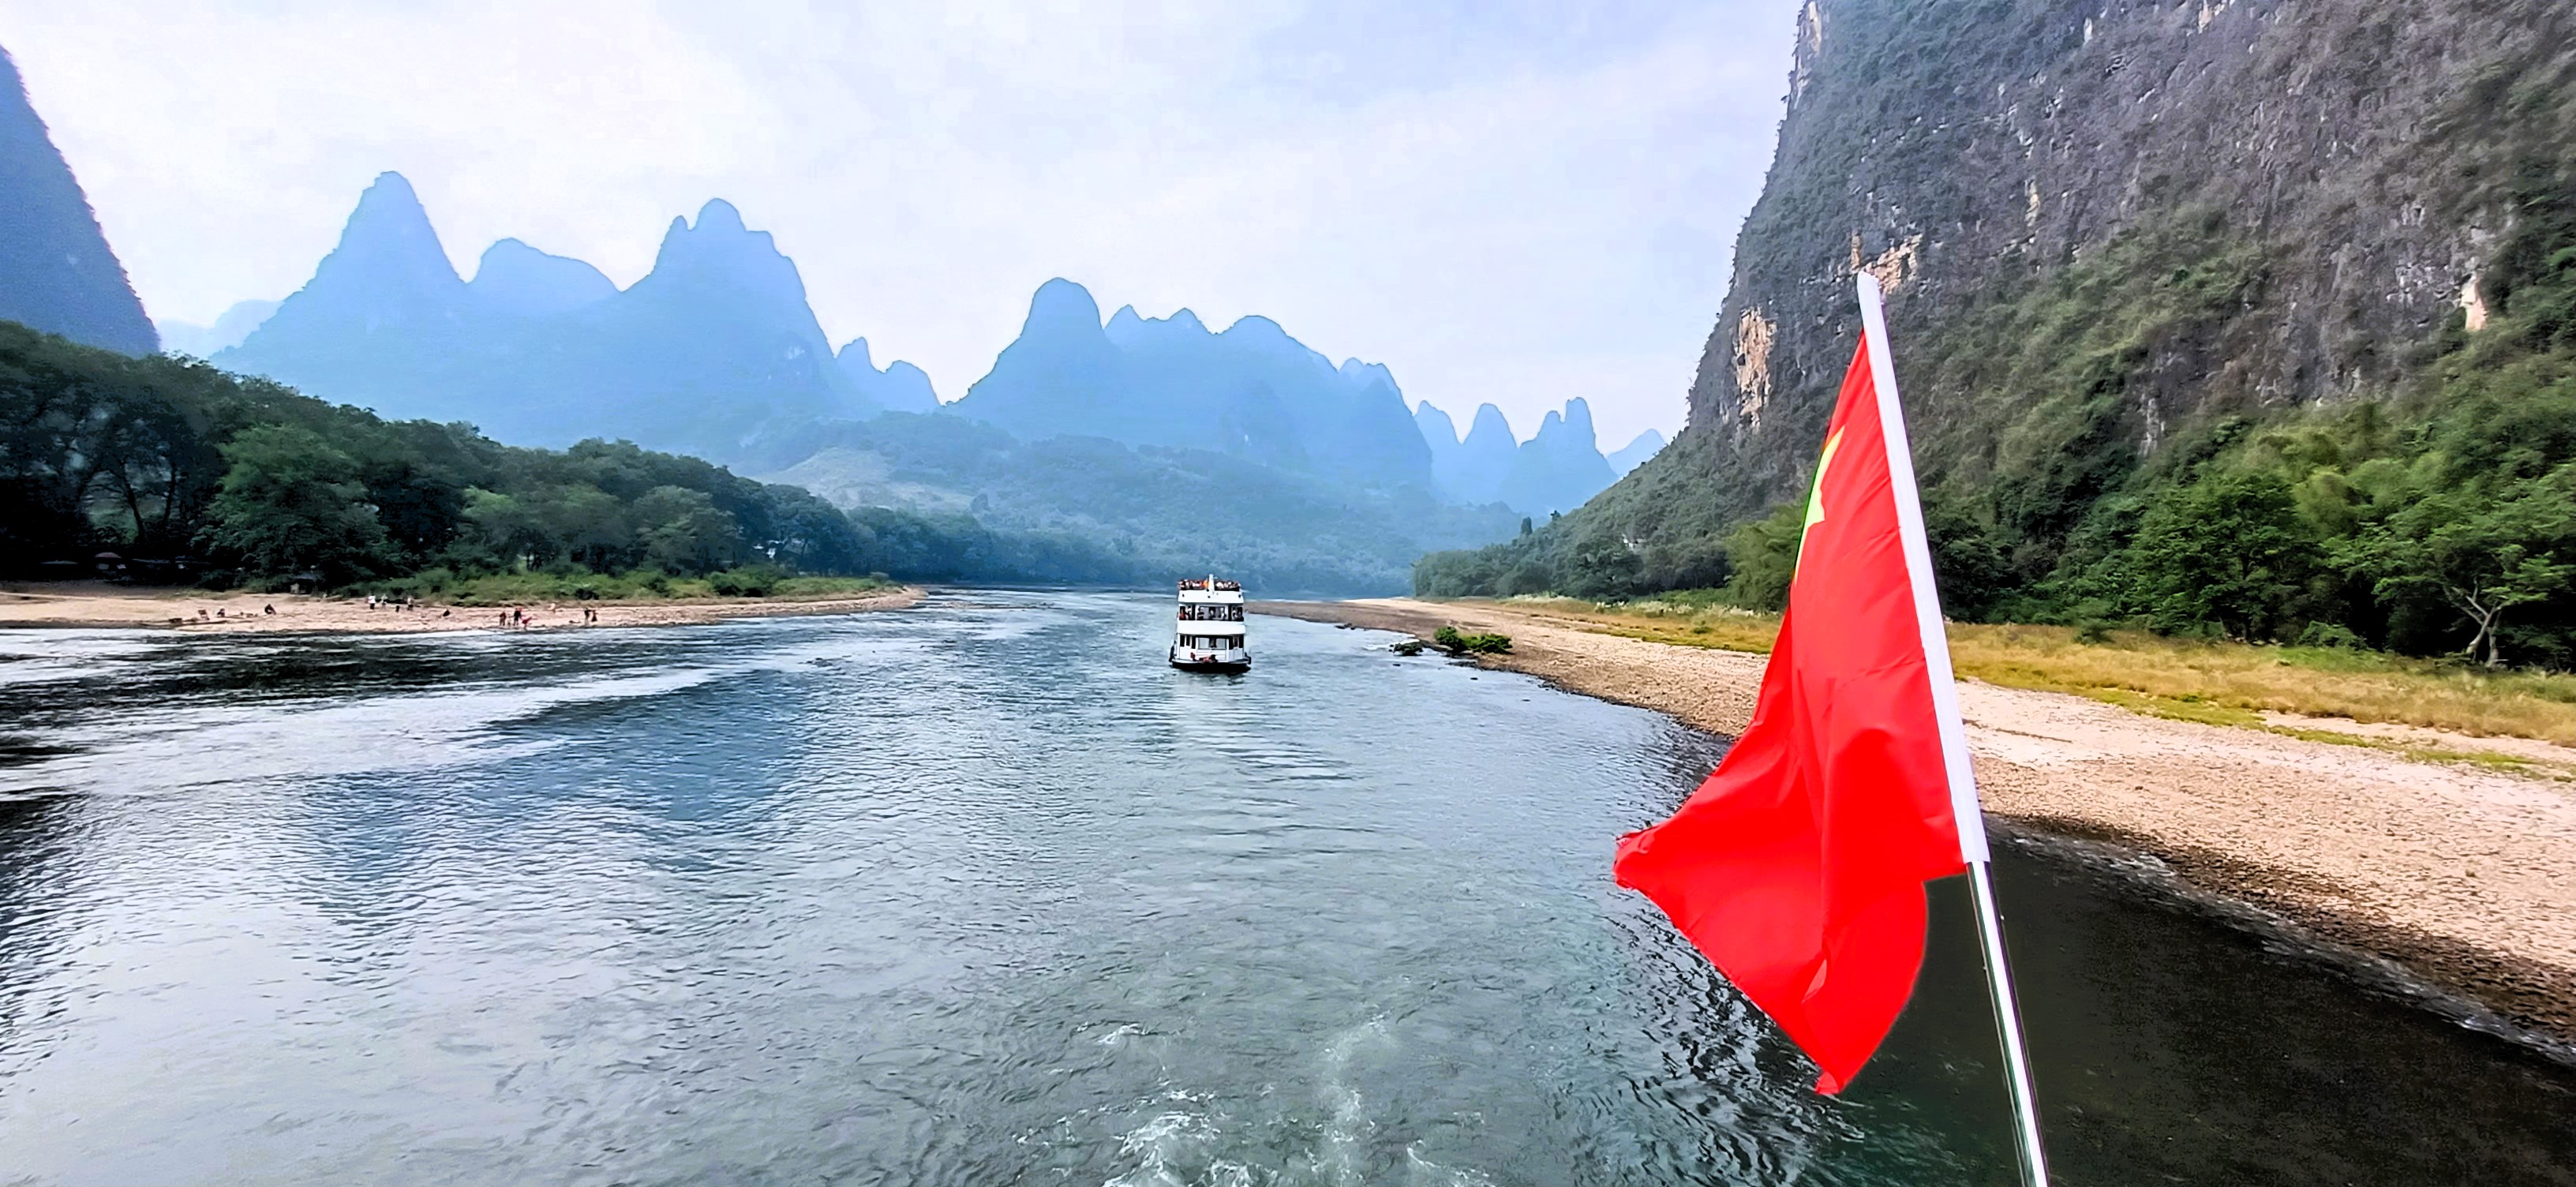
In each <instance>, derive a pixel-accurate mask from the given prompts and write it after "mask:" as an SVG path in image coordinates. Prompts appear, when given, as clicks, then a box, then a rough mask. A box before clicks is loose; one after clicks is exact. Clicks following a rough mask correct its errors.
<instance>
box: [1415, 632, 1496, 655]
mask: <svg viewBox="0 0 2576 1187" xmlns="http://www.w3.org/2000/svg"><path fill="white" fill-rule="evenodd" d="M1431 643H1432V645H1433V646H1435V647H1438V648H1439V649H1441V650H1442V651H1446V652H1448V653H1449V654H1451V655H1509V654H1511V650H1512V637H1511V636H1510V635H1491V634H1473V635H1470V634H1465V633H1463V632H1461V631H1460V630H1459V629H1458V628H1456V627H1454V626H1444V627H1441V628H1440V629H1439V630H1436V631H1433V632H1431Z"/></svg>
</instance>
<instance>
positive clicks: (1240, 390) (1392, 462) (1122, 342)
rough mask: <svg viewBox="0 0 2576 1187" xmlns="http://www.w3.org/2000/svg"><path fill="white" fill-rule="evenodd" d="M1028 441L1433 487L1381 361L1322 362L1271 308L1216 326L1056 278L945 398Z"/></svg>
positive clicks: (1370, 484)
mask: <svg viewBox="0 0 2576 1187" xmlns="http://www.w3.org/2000/svg"><path fill="white" fill-rule="evenodd" d="M948 410H949V411H950V412H952V413H955V414H957V415H962V416H967V417H971V418H973V419H976V420H981V421H985V422H987V423H990V424H993V425H997V426H999V427H1001V428H1003V429H1007V430H1009V431H1010V432H1011V433H1012V434H1013V435H1015V436H1018V437H1020V438H1023V439H1026V440H1043V439H1045V438H1048V437H1055V436H1092V437H1106V438H1108V439H1110V440H1113V441H1120V442H1125V443H1127V444H1130V445H1159V446H1168V447H1174V448H1185V449H1202V450H1208V451H1210V452H1214V453H1221V454H1226V455H1230V456H1234V457H1241V458H1246V459H1249V460H1251V461H1255V462H1259V463H1262V464H1264V465H1269V466H1273V467H1277V468H1279V469H1283V470H1288V471H1291V472H1296V473H1303V474H1312V475H1316V476H1318V477H1323V478H1328V479H1332V480H1335V481H1340V482H1346V483H1353V484H1357V485H1359V486H1361V487H1363V488H1368V489H1383V490H1393V489H1398V488H1412V489H1417V490H1423V491H1428V490H1430V489H1431V451H1430V449H1429V448H1428V447H1427V446H1426V445H1425V444H1424V442H1423V440H1422V435H1421V433H1419V432H1418V431H1416V430H1415V428H1414V427H1413V424H1412V421H1411V418H1410V417H1409V416H1408V415H1407V414H1406V412H1405V407H1404V396H1403V394H1402V393H1401V392H1399V391H1398V390H1397V388H1396V386H1395V380H1394V377H1393V376H1392V375H1390V374H1389V373H1388V372H1387V370H1386V368H1384V367H1382V366H1377V365H1374V364H1368V363H1362V362H1360V361H1358V360H1356V359H1354V360H1351V361H1348V362H1345V363H1343V364H1342V365H1341V366H1339V367H1335V366H1334V365H1333V363H1332V361H1331V360H1330V359H1327V358H1326V357H1324V356H1323V355H1322V354H1319V353H1317V352H1316V351H1314V350H1312V349H1309V348H1308V347H1307V346H1306V345H1305V344H1304V343H1301V342H1299V341H1297V340H1296V339H1295V338H1292V337H1290V336H1289V335H1288V333H1287V331H1285V330H1283V329H1281V328H1280V326H1279V323H1277V322H1274V321H1272V320H1270V319H1269V318H1266V317H1257V316H1256V317H1246V318H1243V319H1241V320H1239V321H1237V322H1235V323H1234V324H1233V325H1230V326H1228V327H1226V328H1225V330H1224V331H1222V332H1214V331H1210V330H1209V329H1208V328H1207V327H1206V326H1205V325H1203V324H1201V323H1200V321H1199V319H1198V317H1197V315H1196V314H1193V313H1191V312H1190V311H1189V310H1186V309H1184V310H1181V311H1180V312H1178V313H1175V314H1173V315H1171V316H1170V317H1164V318H1146V317H1140V316H1138V315H1137V313H1136V310H1135V309H1134V307H1132V306H1130V307H1125V308H1121V309H1120V310H1119V311H1118V312H1117V313H1116V314H1115V315H1113V316H1111V317H1110V318H1109V319H1108V321H1107V323H1106V324H1104V323H1103V322H1102V320H1101V317H1100V306H1099V304H1098V303H1097V302H1095V301H1093V300H1092V296H1091V293H1090V291H1089V290H1087V289H1085V288H1083V287H1082V286H1081V285H1079V284H1075V283H1073V282H1072V281H1069V280H1062V279H1057V280H1050V281H1048V282H1047V283H1046V284H1044V285H1042V286H1040V287H1039V289H1038V291H1037V295H1036V296H1035V297H1034V298H1033V299H1031V301H1030V302H1029V315H1028V320H1027V321H1026V322H1025V323H1024V324H1023V325H1022V327H1021V329H1020V334H1019V337H1018V338H1016V339H1014V340H1013V341H1012V342H1011V344H1010V345H1009V346H1006V347H1004V348H1003V349H1002V353H1001V355H1000V357H999V358H996V359H995V360H994V362H993V369H992V371H991V372H990V373H989V374H987V375H985V376H984V378H982V379H981V380H978V381H976V383H975V385H974V386H973V387H970V388H968V389H967V391H966V395H965V397H964V398H963V399H960V400H959V401H957V402H956V403H955V404H952V405H949V407H948Z"/></svg>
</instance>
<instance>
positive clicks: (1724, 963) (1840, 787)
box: [1615, 338, 1985, 1093]
mask: <svg viewBox="0 0 2576 1187" xmlns="http://www.w3.org/2000/svg"><path fill="white" fill-rule="evenodd" d="M1871 345H1872V344H1871V343H1870V342H1868V341H1867V340H1866V338H1864V340H1863V342H1862V344H1861V349H1860V350H1859V351H1858V352H1857V353H1856V354H1855V355H1854V357H1853V358H1852V364H1851V370H1850V371H1848V372H1847V373H1845V374H1844V376H1843V388H1842V398H1841V400H1840V402H1839V403H1837V404H1836V405H1835V407H1834V417H1833V422H1832V423H1831V424H1830V425H1828V426H1827V427H1826V429H1825V447H1824V455H1823V459H1822V460H1821V461H1819V462H1818V463H1817V466H1816V478H1815V484H1814V488H1813V490H1812V492H1811V493H1810V494H1809V496H1808V505H1807V526H1806V535H1805V538H1804V540H1803V541H1802V542H1801V543H1800V545H1799V549H1798V568H1797V574H1796V576H1795V578H1794V580H1792V582H1791V583H1790V587H1789V609H1788V613H1787V614H1785V615H1783V616H1782V618H1781V620H1780V638H1779V642H1778V643H1777V644H1776V645H1774V646H1773V648H1772V650H1771V662H1770V666H1769V667H1768V668H1766V669H1765V670H1764V672H1763V675H1762V690H1761V693H1760V695H1759V696H1758V697H1757V698H1756V700H1755V703H1754V709H1753V720H1752V722H1751V723H1750V724H1748V725H1747V726H1745V728H1744V734H1743V736H1742V737H1739V738H1737V739H1736V742H1735V745H1734V747H1733V748H1732V749H1730V750H1729V751H1727V754H1726V759H1725V761H1724V762H1721V763H1720V764H1718V768H1717V772H1716V773H1715V774H1712V775H1710V776H1709V777H1708V781H1707V782H1705V783H1703V784H1701V785H1700V788H1699V790H1698V791H1696V792H1694V793H1692V795H1691V797H1690V799H1689V800H1687V801H1685V802H1684V803H1683V804H1682V806H1681V808H1680V809H1679V810H1678V811H1676V812H1674V813H1673V816H1672V818H1671V819H1669V820H1666V821H1665V822H1663V823H1662V824H1659V825H1656V826H1655V827H1653V828H1650V829H1647V830H1645V831H1643V832H1638V833H1631V834H1629V835H1628V836H1626V837H1623V838H1621V839H1620V841H1619V856H1618V861H1617V864H1616V867H1615V868H1616V872H1617V875H1618V879H1619V884H1620V885H1621V886H1626V887H1629V888H1631V889H1634V890H1639V891H1643V892H1644V893H1645V895H1646V897H1648V898H1650V899H1653V900H1654V902H1655V905H1656V906H1658V907H1661V908H1663V910H1664V913H1665V914H1666V915H1669V916H1671V917H1672V920H1673V923H1674V924H1675V925H1676V926H1678V927H1680V928H1681V931H1682V934H1683V935H1685V936H1687V937H1689V938H1690V941H1691V943H1692V944H1694V945H1696V946H1697V947H1698V948H1699V950H1700V952H1701V953H1703V954H1704V955H1706V956H1707V957H1708V959H1709V961H1710V962H1711V963H1713V964H1715V965H1716V966H1717V968H1718V970H1719V971H1720V972H1723V973H1725V974H1726V977H1727V979H1728V980H1730V981H1733V982H1734V983H1735V985H1736V987H1737V988H1738V989H1741V990H1743V991H1744V994H1745V996H1747V997H1750V998H1752V999H1753V1003H1754V1004H1755V1005H1757V1006H1759V1007H1761V1008H1762V1012H1763V1013H1765V1014H1768V1015H1770V1016H1771V1018H1772V1020H1773V1021H1775V1022H1777V1023H1779V1025H1780V1027H1781V1029H1783V1030H1785V1031H1787V1032H1788V1034H1789V1037H1790V1038H1792V1039H1794V1040H1796V1041H1797V1043H1798V1046H1799V1047H1800V1048H1801V1049H1803V1050H1805V1051H1806V1053H1807V1055H1808V1057H1809V1058H1811V1059H1813V1060H1815V1061H1816V1064H1817V1066H1818V1067H1820V1068H1822V1069H1823V1072H1824V1074H1823V1076H1822V1077H1821V1078H1820V1079H1818V1081H1817V1082H1816V1088H1817V1090H1818V1091H1820V1092H1826V1093H1833V1092H1839V1091H1841V1090H1842V1087H1843V1085H1845V1084H1848V1083H1850V1081H1851V1077H1852V1075H1853V1073H1855V1072H1858V1071H1859V1070H1860V1067H1861V1065H1862V1064H1863V1063H1865V1062H1867V1061H1868V1059H1869V1056H1870V1053H1871V1052H1873V1051H1876V1050H1877V1049H1878V1044H1879V1041H1880V1040H1881V1039H1884V1038H1885V1037H1887V1031H1888V1028H1889V1027H1890V1026H1893V1025H1894V1024H1895V1022H1896V1016H1897V1014H1898V1013H1900V1012H1902V1011H1903V1010H1904V1008H1905V1002H1906V999H1907V998H1908V997H1909V996H1911V995H1912V994H1913V991H1914V977H1915V973H1916V971H1917V969H1918V968H1919V967H1920V966H1921V965H1922V962H1923V924H1924V898H1923V884H1924V882H1926V881H1927V880H1930V879H1933V878H1940V877H1945V876H1947V875H1950V874H1957V873H1961V872H1963V871H1965V869H1966V868H1967V867H1966V860H1967V858H1969V857H1974V858H1977V859H1982V858H1983V857H1984V855H1985V850H1984V841H1985V832H1984V826H1983V822H1982V821H1981V820H1979V819H1978V818H1977V817H1976V815H1975V791H1974V788H1973V785H1970V784H1968V783H1967V772H1966V763H1965V751H1964V747H1961V748H1959V749H1958V750H1957V751H1956V752H1955V753H1954V752H1953V751H1951V750H1950V749H1949V748H1945V746H1944V745H1943V735H1944V733H1945V732H1948V733H1950V734H1951V735H1952V740H1953V742H1954V743H1955V742H1956V741H1958V738H1957V733H1956V731H1957V727H1956V725H1955V724H1951V725H1950V728H1949V729H1948V730H1947V731H1945V730H1944V728H1943V725H1944V722H1943V718H1944V717H1945V716H1946V717H1947V718H1948V721H1949V722H1950V723H1955V722H1956V721H1957V720H1958V717H1957V708H1956V702H1955V700H1954V699H1950V698H1954V697H1955V695H1956V694H1955V692H1954V691H1953V690H1952V689H1951V687H1950V671H1949V666H1950V665H1949V662H1948V661H1949V655H1948V651H1947V645H1946V643H1944V644H1941V645H1940V649H1939V651H1938V652H1937V654H1935V655H1929V656H1927V655H1926V653H1925V650H1926V648H1925V640H1926V638H1931V639H1936V640H1937V639H1939V638H1940V635H1939V634H1938V631H1939V624H1940V612H1939V609H1938V604H1937V603H1936V602H1935V601H1934V600H1933V596H1932V591H1931V588H1930V582H1931V576H1930V571H1931V562H1930V552H1929V549H1928V548H1925V547H1924V546H1923V544H1922V539H1923V537H1922V513H1921V510H1920V508H1919V506H1917V504H1916V503H1915V495H1914V468H1913V464H1912V459H1911V458H1910V456H1904V455H1903V454H1902V450H1903V449H1904V448H1905V444H1904V442H1905V436H1904V433H1905V430H1904V422H1903V419H1902V415H1901V412H1900V411H1899V410H1897V409H1896V408H1894V407H1893V406H1892V405H1891V406H1890V407H1888V408H1885V409H1882V408H1881V406H1880V401H1881V399H1882V398H1885V399H1887V400H1889V401H1891V402H1892V401H1893V400H1894V392H1893V387H1894V385H1893V383H1892V382H1890V383H1888V384H1886V385H1884V386H1886V387H1887V388H1888V389H1889V390H1888V391H1887V392H1885V393H1882V392H1881V391H1880V390H1879V389H1880V387H1881V386H1882V385H1881V384H1879V383H1876V382H1874V381H1873V379H1872V374H1873V370H1874V368H1873V367H1872V365H1871V363H1872V359H1871V353H1872V352H1871ZM1877 361H1878V367H1877V368H1875V370H1876V371H1877V373H1878V374H1886V370H1885V366H1886V360H1885V356H1884V354H1883V353H1881V354H1880V356H1879V358H1878V360H1877ZM1891 437H1893V439H1894V440H1895V442H1896V443H1897V447H1898V448H1897V450H1896V451H1891V450H1890V449H1889V441H1890V439H1891ZM1909 553H1911V554H1912V555H1911V556H1909ZM1918 583H1919V584H1920V586H1921V588H1918V587H1917V586H1918ZM1936 671H1937V676H1938V679H1937V681H1936V679H1935V674H1936ZM1936 695H1938V696H1940V697H1942V698H1943V700H1941V701H1936V699H1935V698H1936ZM1954 766H1955V770H1954V769H1953V768H1954ZM1954 774H1955V776H1956V783H1955V785H1956V786H1959V787H1962V788H1964V797H1963V798H1962V799H1961V800H1960V801H1959V802H1960V803H1961V804H1962V805H1963V808H1961V809H1958V810H1954V808H1953V794H1954V793H1953V787H1954V780H1953V775H1954ZM1962 815H1964V816H1965V817H1966V819H1967V822H1968V827H1969V828H1970V829H1971V830H1973V831H1972V836H1971V838H1970V839H1969V846H1970V848H1969V850H1968V851H1967V853H1966V854H1964V855H1963V852H1962V848H1961V837H1960V833H1959V817H1960V816H1962Z"/></svg>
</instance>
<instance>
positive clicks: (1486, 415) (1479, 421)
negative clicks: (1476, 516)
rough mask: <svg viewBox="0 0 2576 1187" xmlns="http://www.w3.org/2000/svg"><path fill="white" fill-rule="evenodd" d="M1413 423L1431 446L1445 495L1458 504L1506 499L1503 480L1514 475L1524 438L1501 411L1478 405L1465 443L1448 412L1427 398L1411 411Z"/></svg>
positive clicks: (1435, 478) (1433, 470) (1435, 474)
mask: <svg viewBox="0 0 2576 1187" xmlns="http://www.w3.org/2000/svg"><path fill="white" fill-rule="evenodd" d="M1413 418H1414V424H1415V426H1416V427H1417V428H1419V429H1420V430H1421V432H1422V439H1423V441H1424V443H1426V444H1428V445H1429V446H1430V447H1431V475H1432V479H1433V481H1434V483H1435V484H1436V485H1437V486H1438V487H1439V490H1440V492H1441V494H1443V495H1444V496H1446V497H1448V498H1450V499H1452V500H1454V501H1456V502H1460V503H1468V504H1476V503H1492V502H1498V501H1500V500H1501V499H1502V497H1503V477H1504V475H1507V474H1509V473H1511V471H1512V456H1513V455H1514V454H1517V453H1519V452H1520V448H1521V443H1520V439H1519V438H1518V437H1517V436H1515V435H1514V434H1513V432H1512V425H1511V422H1510V421H1508V420H1506V419H1504V417H1503V410H1502V409H1500V408H1496V407H1494V406H1493V405H1491V404H1479V405H1477V406H1476V418H1475V420H1474V421H1473V422H1471V423H1470V424H1469V426H1468V428H1467V437H1466V439H1465V440H1464V441H1461V440H1459V438H1458V426H1457V424H1456V423H1455V422H1453V421H1451V420H1450V419H1449V414H1448V413H1446V412H1443V411H1441V410H1440V409H1438V408H1436V407H1433V406H1432V404H1431V401H1429V400H1425V401H1423V402H1422V403H1421V404H1420V405H1419V406H1417V407H1416V408H1415V409H1414V410H1413Z"/></svg>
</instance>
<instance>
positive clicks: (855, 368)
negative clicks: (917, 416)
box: [839, 338, 939, 412]
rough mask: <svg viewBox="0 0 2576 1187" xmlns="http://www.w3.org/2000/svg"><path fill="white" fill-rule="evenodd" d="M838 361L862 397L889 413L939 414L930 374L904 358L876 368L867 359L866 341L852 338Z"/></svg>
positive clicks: (871, 359) (936, 396)
mask: <svg viewBox="0 0 2576 1187" xmlns="http://www.w3.org/2000/svg"><path fill="white" fill-rule="evenodd" d="M839 361H840V364H841V371H842V373H843V374H846V375H848V376H849V379H850V382H851V383H852V384H854V385H856V386H857V387H858V389H859V394H860V395H861V396H864V397H866V398H867V399H869V400H871V401H874V402H875V404H876V405H877V407H879V408H882V409H884V410H886V411H888V412H937V411H939V393H938V392H936V391H934V390H932V389H931V386H930V375H929V374H928V373H927V372H925V371H923V370H922V369H921V368H919V367H916V366H913V365H912V364H910V363H907V362H905V361H903V360H902V359H896V360H895V361H893V362H891V363H887V364H886V365H885V366H883V367H879V366H877V364H876V360H875V359H873V358H870V357H869V356H868V340H867V339H865V338H853V339H851V340H850V342H849V344H848V345H846V346H843V347H842V348H841V353H840V355H839Z"/></svg>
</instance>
